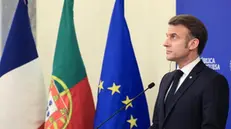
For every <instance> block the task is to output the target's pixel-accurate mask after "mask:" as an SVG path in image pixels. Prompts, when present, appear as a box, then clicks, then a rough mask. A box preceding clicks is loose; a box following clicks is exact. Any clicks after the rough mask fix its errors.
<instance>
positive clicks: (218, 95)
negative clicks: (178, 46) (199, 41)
mask: <svg viewBox="0 0 231 129" xmlns="http://www.w3.org/2000/svg"><path fill="white" fill-rule="evenodd" d="M173 74H174V72H170V73H167V74H166V75H165V76H164V77H163V78H162V80H161V83H160V88H159V93H158V96H157V100H156V104H155V110H154V115H153V121H152V122H153V124H152V126H151V127H150V129H225V125H226V120H227V116H228V109H229V87H228V82H227V80H226V79H225V78H224V76H222V75H220V74H219V73H217V72H215V71H214V70H212V69H210V68H208V67H207V66H205V64H204V63H203V62H202V61H200V62H199V63H198V64H197V65H196V66H195V67H194V68H193V70H192V71H191V72H190V74H189V75H188V77H187V78H186V79H185V81H184V82H183V83H182V85H181V87H180V88H179V89H178V91H177V92H176V94H175V96H176V97H175V100H174V102H172V105H171V107H170V108H171V110H170V111H169V112H167V113H166V114H164V97H165V94H166V92H167V90H168V88H169V86H170V84H171V82H172V79H173Z"/></svg>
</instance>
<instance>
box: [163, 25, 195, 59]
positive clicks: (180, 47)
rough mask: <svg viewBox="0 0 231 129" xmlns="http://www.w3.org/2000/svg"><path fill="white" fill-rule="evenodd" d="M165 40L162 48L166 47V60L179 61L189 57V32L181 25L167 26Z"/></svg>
mask: <svg viewBox="0 0 231 129" xmlns="http://www.w3.org/2000/svg"><path fill="white" fill-rule="evenodd" d="M166 36H167V39H166V40H165V42H164V44H163V46H164V47H166V58H167V60H169V61H176V62H177V61H179V60H182V59H184V58H187V56H188V55H189V52H190V50H189V48H188V43H189V30H188V29H187V28H186V27H184V26H183V25H169V27H168V32H167V33H166Z"/></svg>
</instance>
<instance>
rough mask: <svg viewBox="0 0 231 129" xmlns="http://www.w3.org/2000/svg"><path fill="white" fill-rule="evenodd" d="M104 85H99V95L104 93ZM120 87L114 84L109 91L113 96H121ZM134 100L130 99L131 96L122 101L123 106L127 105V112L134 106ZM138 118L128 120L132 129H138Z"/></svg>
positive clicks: (131, 117) (101, 83) (100, 83)
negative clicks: (135, 128) (134, 128)
mask: <svg viewBox="0 0 231 129" xmlns="http://www.w3.org/2000/svg"><path fill="white" fill-rule="evenodd" d="M103 83H104V81H100V82H99V85H98V91H99V93H101V92H102V90H104V87H103ZM120 87H121V86H120V85H116V84H115V83H113V84H112V86H111V87H108V88H107V89H108V90H110V91H111V95H114V94H116V93H118V94H120V90H119V89H120ZM131 101H132V99H130V98H129V96H126V100H124V101H122V103H123V104H125V105H127V104H128V105H127V106H126V108H125V110H128V108H129V107H130V108H132V107H133V105H132V102H131ZM137 120H138V118H134V117H133V115H131V116H130V119H129V120H127V122H128V123H129V124H130V129H132V128H133V127H137V124H136V122H137Z"/></svg>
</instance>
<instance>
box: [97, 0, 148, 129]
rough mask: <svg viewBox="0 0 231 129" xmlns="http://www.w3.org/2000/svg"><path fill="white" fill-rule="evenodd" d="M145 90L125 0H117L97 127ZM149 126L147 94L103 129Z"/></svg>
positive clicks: (130, 128) (102, 84)
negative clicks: (129, 26)
mask: <svg viewBox="0 0 231 129" xmlns="http://www.w3.org/2000/svg"><path fill="white" fill-rule="evenodd" d="M142 91H143V86H142V81H141V77H140V73H139V69H138V65H137V62H136V58H135V54H134V50H133V48H132V43H131V39H130V34H129V30H128V27H127V23H126V20H125V17H124V0H116V2H115V6H114V10H113V13H112V18H111V24H110V28H109V33H108V39H107V45H106V50H105V54H104V60H103V66H102V72H101V78H100V82H99V86H98V102H97V108H96V115H95V123H94V127H95V128H96V127H97V126H99V125H100V123H102V122H103V121H104V120H106V119H107V118H108V117H110V116H111V115H112V114H113V113H114V112H115V111H116V110H118V109H120V107H122V106H124V105H125V104H128V103H129V102H130V101H131V99H133V98H134V97H135V96H136V95H138V94H139V93H140V92H142ZM149 125H150V120H149V113H148V107H147V102H146V97H145V95H144V94H143V95H142V96H140V97H138V98H137V99H136V100H134V101H133V102H132V103H130V104H128V105H127V106H126V108H125V109H124V110H122V111H121V112H120V113H119V114H117V115H116V116H115V117H114V118H112V119H111V120H109V121H108V122H107V123H106V124H105V125H103V126H102V127H101V128H100V129H147V128H148V127H149Z"/></svg>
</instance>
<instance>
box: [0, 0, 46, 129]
mask: <svg viewBox="0 0 231 129" xmlns="http://www.w3.org/2000/svg"><path fill="white" fill-rule="evenodd" d="M0 88H1V89H0V98H1V101H0V129H38V128H39V127H40V126H41V125H42V124H43V123H44V119H45V115H44V114H45V110H46V98H47V97H46V90H45V85H44V81H43V76H42V72H41V70H40V67H39V62H38V53H37V50H36V46H35V41H34V39H33V35H32V32H31V26H30V21H29V15H28V7H27V1H26V0H19V2H18V6H17V9H16V12H15V15H14V18H13V22H12V25H11V28H10V31H9V35H8V38H7V41H6V45H5V48H4V51H3V54H2V58H1V62H0Z"/></svg>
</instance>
